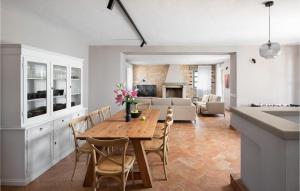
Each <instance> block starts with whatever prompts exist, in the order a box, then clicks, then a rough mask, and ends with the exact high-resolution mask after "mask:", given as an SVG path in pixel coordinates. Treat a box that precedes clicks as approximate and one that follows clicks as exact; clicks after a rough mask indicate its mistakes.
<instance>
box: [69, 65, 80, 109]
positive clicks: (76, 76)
mask: <svg viewBox="0 0 300 191" xmlns="http://www.w3.org/2000/svg"><path fill="white" fill-rule="evenodd" d="M77 105H81V68H74V67H72V68H71V107H74V106H77Z"/></svg>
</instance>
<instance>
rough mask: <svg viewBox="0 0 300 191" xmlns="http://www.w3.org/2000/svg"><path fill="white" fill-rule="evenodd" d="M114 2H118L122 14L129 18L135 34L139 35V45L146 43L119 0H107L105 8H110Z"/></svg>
mask: <svg viewBox="0 0 300 191" xmlns="http://www.w3.org/2000/svg"><path fill="white" fill-rule="evenodd" d="M115 2H117V3H118V5H119V6H120V8H121V9H122V11H123V13H124V15H125V16H126V17H127V19H128V20H129V22H130V23H131V24H132V26H133V28H134V29H135V31H136V32H137V34H138V35H139V37H140V39H141V41H142V44H141V45H140V47H143V46H144V45H146V44H147V42H146V40H145V39H144V37H143V35H142V34H141V32H140V31H139V29H138V28H137V26H136V25H135V23H134V21H133V20H132V18H131V16H130V15H129V13H128V12H127V10H126V9H125V7H124V5H123V3H122V2H121V0H109V1H108V5H107V8H108V9H110V10H112V9H113V7H114V5H115Z"/></svg>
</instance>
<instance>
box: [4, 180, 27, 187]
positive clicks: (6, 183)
mask: <svg viewBox="0 0 300 191" xmlns="http://www.w3.org/2000/svg"><path fill="white" fill-rule="evenodd" d="M28 183H29V180H26V179H2V180H1V186H26V185H27V184H28Z"/></svg>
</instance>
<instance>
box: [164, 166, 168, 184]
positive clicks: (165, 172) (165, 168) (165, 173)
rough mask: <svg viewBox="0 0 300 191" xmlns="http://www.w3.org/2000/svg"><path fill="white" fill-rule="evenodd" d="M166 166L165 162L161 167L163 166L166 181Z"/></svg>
mask: <svg viewBox="0 0 300 191" xmlns="http://www.w3.org/2000/svg"><path fill="white" fill-rule="evenodd" d="M166 165H167V164H166V162H164V163H163V166H164V174H165V179H166V180H168V177H167V167H166Z"/></svg>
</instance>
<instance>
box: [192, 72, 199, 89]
mask: <svg viewBox="0 0 300 191" xmlns="http://www.w3.org/2000/svg"><path fill="white" fill-rule="evenodd" d="M197 83H198V71H197V70H193V88H197Z"/></svg>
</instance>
